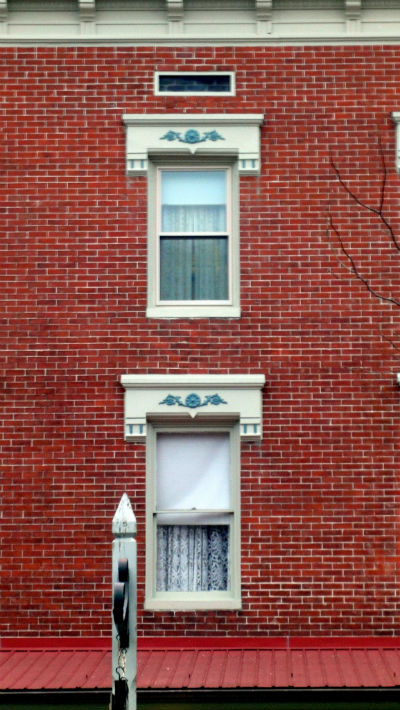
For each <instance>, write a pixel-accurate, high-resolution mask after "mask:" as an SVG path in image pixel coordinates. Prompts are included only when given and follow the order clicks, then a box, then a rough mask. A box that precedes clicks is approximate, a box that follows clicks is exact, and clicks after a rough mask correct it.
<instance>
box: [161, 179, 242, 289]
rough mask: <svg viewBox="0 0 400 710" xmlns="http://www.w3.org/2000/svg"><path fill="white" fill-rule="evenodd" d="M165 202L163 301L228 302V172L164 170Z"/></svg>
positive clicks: (163, 212)
mask: <svg viewBox="0 0 400 710" xmlns="http://www.w3.org/2000/svg"><path fill="white" fill-rule="evenodd" d="M161 201H162V204H161V236H160V285H161V286H160V298H161V300H163V301H168V300H170V301H171V300H174V301H186V300H196V301H197V300H211V301H217V300H227V299H228V297H229V294H228V237H227V234H226V229H227V213H226V171H225V170H164V171H162V188H161ZM202 233H203V234H204V233H208V235H207V236H206V235H204V236H198V235H199V234H202ZM224 233H225V234H224ZM178 235H179V236H178Z"/></svg>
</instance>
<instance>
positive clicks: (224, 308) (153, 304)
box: [146, 158, 240, 318]
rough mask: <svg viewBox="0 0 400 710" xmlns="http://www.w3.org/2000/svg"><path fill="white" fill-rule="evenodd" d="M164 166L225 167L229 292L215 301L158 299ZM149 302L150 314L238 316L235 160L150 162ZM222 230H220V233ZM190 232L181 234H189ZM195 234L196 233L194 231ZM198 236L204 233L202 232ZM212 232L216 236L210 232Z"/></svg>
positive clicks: (180, 167) (182, 168)
mask: <svg viewBox="0 0 400 710" xmlns="http://www.w3.org/2000/svg"><path fill="white" fill-rule="evenodd" d="M163 170H186V171H188V170H193V171H201V170H204V171H205V172H206V171H207V170H208V171H211V170H224V171H226V175H227V205H226V207H227V224H226V226H227V230H226V234H227V238H228V293H229V297H228V299H227V300H223V301H222V300H218V301H203V300H201V301H200V300H199V301H161V299H160V241H161V234H162V232H161V173H162V171H163ZM148 186H149V189H148V259H147V265H148V274H147V276H148V278H147V284H148V306H147V313H146V314H147V317H149V318H208V317H215V318H218V317H219V318H239V317H240V265H239V256H240V255H239V251H240V245H239V172H238V164H237V160H233V161H230V162H229V161H227V159H226V158H225V159H218V158H212V159H210V160H206V159H204V158H203V159H200V158H190V159H184V160H182V159H179V160H177V159H175V160H174V159H161V158H160V159H158V160H157V161H152V162H151V164H150V165H149V180H148ZM222 234H225V232H224V233H221V236H222ZM190 235H191V233H190V232H185V233H183V234H182V235H177V236H183V237H188V238H190ZM193 236H195V235H193ZM200 236H204V234H201V235H200ZM213 236H216V235H215V234H214V233H213Z"/></svg>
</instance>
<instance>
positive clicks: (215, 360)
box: [0, 46, 400, 636]
mask: <svg viewBox="0 0 400 710" xmlns="http://www.w3.org/2000/svg"><path fill="white" fill-rule="evenodd" d="M0 66H1V82H0V87H1V88H0V91H1V94H2V102H1V105H0V110H1V115H2V131H1V138H0V140H1V151H0V164H1V205H0V214H1V226H2V228H1V244H0V248H1V250H2V256H3V273H4V276H3V280H2V287H1V300H2V313H3V319H2V331H3V337H2V351H1V358H2V372H3V376H4V378H3V385H2V393H3V401H4V409H3V415H2V420H3V427H4V428H3V429H2V433H1V445H2V448H3V460H4V461H5V469H4V470H5V475H4V478H3V491H2V497H1V505H2V508H3V514H4V520H5V525H4V533H5V534H4V538H3V539H4V547H3V550H4V552H3V555H4V557H3V563H2V572H1V599H2V602H1V612H0V613H1V624H2V630H3V634H6V635H7V634H8V635H13V636H15V635H18V634H19V635H21V636H33V635H37V634H42V635H46V634H47V635H80V634H81V635H84V636H85V635H86V636H97V635H108V634H109V633H110V606H111V595H110V550H111V547H110V545H111V539H112V535H111V520H112V517H113V514H114V511H115V509H116V506H117V504H118V501H119V499H120V496H121V494H122V493H123V492H124V491H127V493H128V494H129V496H130V499H131V501H132V504H133V507H134V510H135V512H136V514H137V518H138V531H139V532H138V543H139V582H140V584H139V598H138V601H139V629H140V633H141V634H144V635H155V634H161V635H162V634H166V635H171V634H175V633H176V634H188V635H193V634H204V633H206V634H208V635H211V634H218V635H224V634H232V635H257V634H263V635H267V636H268V635H271V636H273V635H282V634H292V635H296V634H297V635H341V634H343V635H346V634H347V635H349V634H351V635H354V634H360V635H369V634H394V633H398V629H399V621H400V619H399V601H398V599H399V597H398V585H399V548H398V545H399V542H398V541H399V520H400V518H399V493H398V478H399V473H398V442H399V422H400V411H399V392H398V389H397V386H396V380H395V373H396V372H397V370H399V371H400V363H399V361H398V356H399V352H398V351H396V350H395V349H394V348H393V347H392V345H391V344H390V343H389V342H388V341H387V340H385V339H384V338H387V337H389V338H395V337H396V336H395V327H396V324H398V323H399V316H400V311H399V310H398V309H396V308H395V307H392V306H391V305H390V304H387V305H386V304H381V303H379V302H377V301H376V300H375V299H373V298H372V297H371V296H370V295H369V294H368V292H367V290H366V288H365V287H364V286H363V284H362V283H361V282H360V281H357V280H356V279H355V278H351V277H350V275H348V272H347V271H346V269H345V268H342V267H340V265H339V264H338V263H337V261H336V259H335V256H334V253H333V251H332V249H331V248H330V246H329V240H328V237H327V213H328V209H329V208H328V205H329V203H330V204H331V208H330V209H331V212H332V215H333V217H334V219H335V224H337V225H338V227H339V228H340V233H341V234H342V236H343V237H344V238H345V239H346V245H347V246H348V247H349V248H351V249H352V254H353V255H354V256H355V257H356V258H357V263H359V264H360V266H361V268H362V269H363V273H365V274H367V275H368V278H370V279H371V280H372V283H373V284H374V285H375V286H376V287H377V288H382V289H385V290H387V286H388V285H389V282H390V281H392V282H393V290H392V291H391V293H392V294H393V295H395V296H397V297H399V295H400V292H399V285H400V284H399V280H400V279H399V269H398V268H396V267H398V265H397V263H396V261H395V259H396V253H397V252H396V251H395V250H394V248H393V249H392V250H391V249H390V248H388V247H387V246H386V245H387V241H386V234H385V232H384V230H383V228H382V225H381V224H379V220H378V219H377V218H376V217H375V216H374V215H373V214H372V213H366V212H365V211H364V212H363V211H362V210H361V209H359V208H358V207H357V206H355V205H354V204H352V203H351V200H350V199H349V198H348V196H347V195H346V194H345V193H344V192H343V191H341V190H340V189H339V188H338V184H337V182H335V179H334V174H333V171H332V169H331V168H330V165H329V150H330V149H331V150H332V155H333V156H334V158H335V160H336V161H337V164H338V165H339V166H340V169H341V171H342V173H343V175H344V176H346V178H348V179H349V180H350V182H351V185H353V186H355V188H356V189H357V190H358V192H359V194H360V196H361V197H363V198H365V199H367V200H371V203H373V204H377V203H378V202H379V180H380V171H379V153H378V151H377V136H380V137H381V139H382V144H383V148H384V153H385V156H386V157H387V164H388V182H387V193H386V204H385V208H386V214H387V215H388V216H389V217H390V219H391V221H392V224H393V226H394V227H395V228H396V229H397V228H398V227H399V230H398V232H399V233H400V225H399V217H398V206H399V194H400V192H399V188H400V186H399V178H398V177H397V176H396V174H395V173H394V126H393V124H392V122H391V118H390V113H391V111H393V110H399V109H400V105H399V101H400V99H399V96H400V54H399V51H398V48H397V47H394V46H393V47H345V48H342V47H325V48H324V47H322V48H320V47H310V48H306V49H303V48H237V49H229V48H223V47H221V48H217V49H208V48H197V49H191V48H184V49H174V48H171V49H169V48H168V49H162V48H161V49H158V50H157V49H153V48H147V49H146V48H139V49H134V48H119V49H114V48H109V47H104V48H79V49H73V48H58V49H53V48H47V49H2V52H1V55H0ZM179 68H181V69H182V70H190V69H205V70H213V69H215V70H224V69H227V70H235V71H236V72H237V96H236V97H223V98H222V97H220V98H212V97H200V98H197V97H192V98H183V97H179V98H174V97H169V98H165V97H155V96H153V93H152V90H153V89H152V87H153V71H154V70H155V69H158V70H161V69H162V70H166V69H179ZM203 110H204V111H210V112H215V113H218V112H234V113H238V112H257V113H258V112H265V118H266V120H265V125H264V126H263V128H262V172H261V176H260V177H259V178H257V177H256V178H254V177H243V178H241V198H242V199H241V273H242V281H241V286H242V317H241V319H240V320H218V319H217V320H208V319H202V320H194V321H189V320H178V321H157V320H151V321H148V320H146V318H145V305H146V178H144V177H136V178H134V177H132V178H127V177H126V176H125V155H124V150H125V147H124V140H125V135H124V128H123V125H122V123H121V115H122V114H123V113H140V112H160V113H163V112H177V113H178V112H181V111H184V112H191V111H193V112H198V111H203ZM374 260H375V261H374ZM380 262H382V263H380ZM381 272H383V275H382V274H381ZM392 321H393V323H392ZM382 336H384V337H382ZM127 372H131V373H133V372H142V373H144V372H146V373H147V372H148V373H155V372H160V373H163V372H164V373H165V372H170V373H185V372H210V373H228V372H229V373H253V372H262V373H264V374H265V376H266V380H267V387H266V390H265V395H264V438H263V441H262V443H261V445H259V444H256V443H246V442H245V443H243V444H242V516H243V518H242V523H243V524H242V531H243V536H242V563H243V609H242V610H241V611H240V612H232V611H230V612H224V611H218V612H209V613H207V612H196V613H194V612H191V613H178V612H177V613H153V612H144V611H143V583H144V544H145V540H144V480H145V463H144V453H145V452H144V445H143V444H132V443H125V442H124V440H123V390H122V388H121V386H120V384H119V379H120V376H121V374H123V373H127Z"/></svg>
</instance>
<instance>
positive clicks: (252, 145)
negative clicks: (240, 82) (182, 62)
mask: <svg viewBox="0 0 400 710" xmlns="http://www.w3.org/2000/svg"><path fill="white" fill-rule="evenodd" d="M122 120H123V122H124V124H125V126H126V172H127V175H146V173H147V169H148V160H149V156H151V155H156V156H165V155H172V156H174V155H175V156H178V157H179V156H182V155H190V154H192V155H193V154H196V155H200V156H201V155H203V156H206V155H207V156H210V155H211V156H212V155H216V156H223V155H229V156H231V155H235V156H237V157H238V166H239V173H241V174H244V175H258V174H259V172H260V126H261V124H262V122H263V120H264V115H263V114H219V113H217V114H214V113H213V114H204V113H201V114H195V113H192V114H181V113H178V114H175V113H170V114H160V115H158V114H132V115H125V116H122Z"/></svg>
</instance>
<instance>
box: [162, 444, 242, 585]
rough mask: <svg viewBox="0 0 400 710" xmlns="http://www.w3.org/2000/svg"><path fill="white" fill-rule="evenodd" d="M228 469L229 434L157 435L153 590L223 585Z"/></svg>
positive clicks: (226, 574)
mask: <svg viewBox="0 0 400 710" xmlns="http://www.w3.org/2000/svg"><path fill="white" fill-rule="evenodd" d="M229 471H230V443H229V434H227V433H221V434H208V433H204V434H164V433H162V434H159V435H158V437H157V496H156V497H157V514H156V517H157V575H156V576H157V580H156V588H157V591H211V590H226V589H227V588H228V576H229V574H228V561H229V531H230V528H229V524H227V523H228V522H229V513H228V512H227V511H228V510H229V505H230V485H229V481H230V474H229ZM185 523H187V524H185ZM224 523H225V524H224Z"/></svg>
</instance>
